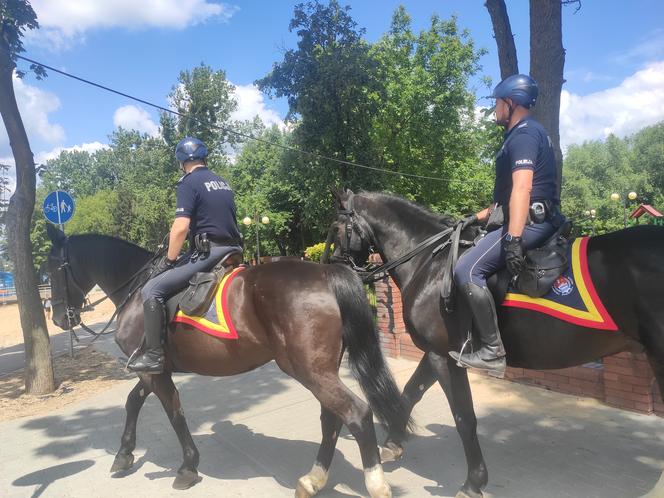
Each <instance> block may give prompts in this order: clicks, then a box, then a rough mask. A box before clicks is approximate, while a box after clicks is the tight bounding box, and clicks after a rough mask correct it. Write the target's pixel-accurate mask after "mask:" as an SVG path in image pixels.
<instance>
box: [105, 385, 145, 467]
mask: <svg viewBox="0 0 664 498" xmlns="http://www.w3.org/2000/svg"><path fill="white" fill-rule="evenodd" d="M151 392H152V391H151V390H150V388H149V387H148V386H147V384H146V383H144V382H143V381H142V380H139V381H138V383H137V384H136V386H134V388H133V389H132V390H131V392H130V393H129V395H128V396H127V403H126V404H125V410H126V412H127V416H126V419H125V428H124V432H123V433H122V438H120V449H119V450H118V452H117V454H116V455H115V460H114V461H113V466H112V467H111V473H116V472H122V471H125V470H129V469H130V468H131V466H132V465H133V464H134V454H133V451H134V448H135V447H136V422H137V420H138V414H139V412H140V411H141V408H142V407H143V403H145V400H146V399H147V397H148V396H149V395H150V393H151Z"/></svg>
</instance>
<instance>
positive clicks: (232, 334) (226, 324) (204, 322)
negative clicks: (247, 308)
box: [173, 266, 245, 339]
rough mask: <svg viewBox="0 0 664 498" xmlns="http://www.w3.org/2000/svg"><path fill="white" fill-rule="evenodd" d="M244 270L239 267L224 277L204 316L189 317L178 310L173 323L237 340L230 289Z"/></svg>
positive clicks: (242, 267)
mask: <svg viewBox="0 0 664 498" xmlns="http://www.w3.org/2000/svg"><path fill="white" fill-rule="evenodd" d="M244 269H245V267H244V266H238V267H237V268H235V269H234V270H233V271H231V272H230V273H227V274H226V275H224V277H223V278H222V279H221V282H219V285H218V286H217V290H216V292H215V296H214V299H213V300H212V303H211V304H210V307H209V308H208V310H207V311H206V312H205V313H204V314H203V315H202V316H189V315H187V314H185V313H184V312H183V311H182V310H178V312H177V313H176V314H175V316H174V317H173V322H178V323H186V324H187V325H191V326H192V327H195V328H197V329H198V330H200V331H201V332H205V333H206V334H210V335H213V336H215V337H220V338H222V339H237V338H238V335H237V331H236V330H235V327H234V326H233V321H232V320H231V314H230V312H229V310H228V288H229V287H230V284H231V282H232V281H233V278H235V276H236V275H237V274H238V273H239V272H240V271H242V270H244Z"/></svg>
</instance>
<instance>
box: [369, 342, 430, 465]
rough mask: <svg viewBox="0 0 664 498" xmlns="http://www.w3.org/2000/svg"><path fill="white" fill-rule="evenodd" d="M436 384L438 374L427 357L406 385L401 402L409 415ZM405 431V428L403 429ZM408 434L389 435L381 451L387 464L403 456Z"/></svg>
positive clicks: (392, 433) (393, 433) (393, 432)
mask: <svg viewBox="0 0 664 498" xmlns="http://www.w3.org/2000/svg"><path fill="white" fill-rule="evenodd" d="M434 382H436V374H435V372H434V371H433V370H432V368H431V364H430V363H429V361H428V359H427V357H426V355H425V356H424V357H423V358H422V360H420V363H419V365H417V368H416V369H415V371H414V372H413V375H412V376H411V377H410V379H409V380H408V382H407V383H406V387H404V389H403V393H401V401H402V402H403V405H404V407H405V408H406V410H407V411H408V414H409V415H410V413H411V412H412V411H413V408H414V407H415V405H416V404H417V403H418V402H419V401H420V400H421V399H422V396H424V393H425V392H427V390H428V389H429V388H430V387H431V386H432V385H433V384H434ZM402 429H403V428H402ZM402 434H406V431H405V430H402V431H400V433H399V434H397V433H396V431H394V430H392V431H390V433H389V434H388V435H387V439H386V440H385V444H384V447H383V449H382V451H381V454H380V458H381V460H382V461H383V463H385V462H392V461H394V460H398V459H399V458H401V456H402V455H403V451H404V450H403V442H404V441H403V435H402Z"/></svg>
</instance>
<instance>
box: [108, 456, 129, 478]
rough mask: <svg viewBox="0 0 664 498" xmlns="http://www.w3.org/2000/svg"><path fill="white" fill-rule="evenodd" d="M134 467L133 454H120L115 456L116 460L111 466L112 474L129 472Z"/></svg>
mask: <svg viewBox="0 0 664 498" xmlns="http://www.w3.org/2000/svg"><path fill="white" fill-rule="evenodd" d="M132 465H134V454H133V453H127V454H124V453H118V454H117V455H115V460H113V465H112V466H111V474H115V473H117V472H123V471H125V470H129V469H131V466H132Z"/></svg>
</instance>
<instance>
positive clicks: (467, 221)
mask: <svg viewBox="0 0 664 498" xmlns="http://www.w3.org/2000/svg"><path fill="white" fill-rule="evenodd" d="M478 221H479V220H478V218H477V215H476V214H469V215H467V216H464V217H463V218H461V223H463V228H466V227H469V226H470V225H473V224H475V223H477V222H478Z"/></svg>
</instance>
